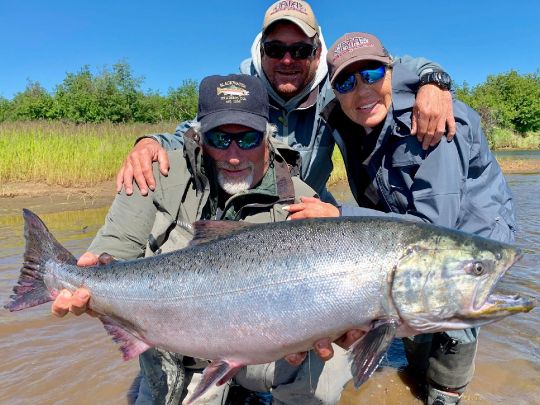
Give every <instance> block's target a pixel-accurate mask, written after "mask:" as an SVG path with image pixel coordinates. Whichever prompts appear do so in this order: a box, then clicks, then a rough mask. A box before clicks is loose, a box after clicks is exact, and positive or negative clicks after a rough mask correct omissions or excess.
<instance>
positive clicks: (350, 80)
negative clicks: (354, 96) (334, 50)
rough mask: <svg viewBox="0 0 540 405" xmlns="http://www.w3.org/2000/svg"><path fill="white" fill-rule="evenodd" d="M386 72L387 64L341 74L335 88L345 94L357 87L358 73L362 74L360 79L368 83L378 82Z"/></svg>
mask: <svg viewBox="0 0 540 405" xmlns="http://www.w3.org/2000/svg"><path fill="white" fill-rule="evenodd" d="M385 73H386V66H385V65H380V66H378V67H375V68H374V67H370V68H366V69H362V70H359V71H357V72H353V73H350V74H348V75H346V74H344V75H339V76H338V77H337V79H336V81H335V82H334V89H336V91H337V92H338V93H340V94H345V93H348V92H350V91H352V90H353V89H354V88H355V87H356V75H357V74H358V76H360V79H362V81H363V82H364V83H366V84H373V83H377V82H378V81H379V80H381V79H382V78H383V77H384V74H385Z"/></svg>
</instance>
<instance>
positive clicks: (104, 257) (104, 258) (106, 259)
mask: <svg viewBox="0 0 540 405" xmlns="http://www.w3.org/2000/svg"><path fill="white" fill-rule="evenodd" d="M114 261H115V259H114V257H113V256H111V255H110V254H108V253H102V254H100V255H99V257H98V264H99V265H100V266H105V265H107V264H111V263H112V262H114Z"/></svg>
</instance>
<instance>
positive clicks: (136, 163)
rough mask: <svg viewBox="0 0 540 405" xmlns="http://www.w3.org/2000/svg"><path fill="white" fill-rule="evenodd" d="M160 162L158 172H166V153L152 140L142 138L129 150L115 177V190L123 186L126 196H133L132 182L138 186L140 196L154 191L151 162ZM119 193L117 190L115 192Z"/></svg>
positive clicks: (154, 184)
mask: <svg viewBox="0 0 540 405" xmlns="http://www.w3.org/2000/svg"><path fill="white" fill-rule="evenodd" d="M155 161H159V162H160V170H161V171H162V173H163V171H166V172H168V168H169V159H168V157H167V152H166V151H165V149H163V148H162V147H161V145H160V144H159V143H158V142H157V141H156V140H155V139H152V138H144V139H142V140H140V141H139V142H137V144H136V145H135V147H134V148H133V149H132V150H131V152H130V153H129V155H128V157H127V158H126V161H125V162H124V165H123V167H122V169H120V172H118V175H117V181H116V183H117V188H119V187H120V188H121V185H122V184H123V186H124V189H125V191H126V194H127V195H131V194H133V180H135V182H136V183H137V185H138V186H139V190H140V192H141V194H142V195H147V194H148V190H149V189H150V190H154V189H155V187H156V181H155V179H154V173H153V172H152V162H155ZM117 191H119V190H117Z"/></svg>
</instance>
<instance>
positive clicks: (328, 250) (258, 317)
mask: <svg viewBox="0 0 540 405" xmlns="http://www.w3.org/2000/svg"><path fill="white" fill-rule="evenodd" d="M24 217H25V237H26V239H27V249H26V252H25V263H24V265H23V269H21V276H20V278H19V283H18V286H16V287H15V288H14V292H15V295H13V296H12V302H11V303H10V304H9V305H8V306H7V308H8V309H10V310H12V311H14V310H20V309H24V308H27V307H30V306H34V305H38V304H40V303H44V302H47V301H50V300H51V299H52V298H53V297H54V294H55V293H57V292H58V291H59V290H60V289H62V288H68V289H69V290H71V291H73V290H74V289H75V288H78V287H86V288H88V289H89V290H90V293H91V300H90V302H89V306H90V307H91V308H92V310H94V311H95V312H96V313H97V314H98V316H99V317H100V320H101V321H102V322H103V323H104V325H105V328H106V329H107V331H108V332H109V333H111V335H113V337H114V338H115V339H116V340H117V341H119V342H120V344H121V348H122V351H123V353H124V356H125V358H131V357H135V356H136V355H137V354H139V353H141V352H142V351H144V350H145V349H147V348H148V347H152V346H156V347H159V348H162V349H165V350H169V351H173V352H178V353H182V354H184V355H188V356H192V357H197V358H206V359H210V360H212V364H211V365H210V366H209V367H207V369H205V371H204V373H205V375H206V374H208V375H212V374H213V373H216V372H219V373H221V372H223V373H225V374H219V375H216V376H215V377H213V378H210V377H208V378H205V379H203V381H217V380H219V378H222V377H219V376H220V375H227V376H228V377H227V378H230V376H231V375H234V373H235V372H236V370H238V369H239V367H241V366H242V365H246V364H258V363H266V362H270V361H273V360H277V359H279V358H281V357H283V356H284V355H286V354H289V353H294V352H299V351H304V350H308V349H309V348H311V347H312V345H313V343H314V342H315V341H316V340H318V339H319V338H324V337H331V338H336V337H338V336H340V335H341V334H342V333H344V332H345V331H347V330H349V329H352V328H361V329H363V330H365V331H366V332H367V334H366V336H365V337H364V338H363V339H362V340H360V341H358V342H357V343H355V345H353V347H352V348H351V352H350V354H351V359H352V362H353V366H354V365H355V364H367V365H368V366H359V367H353V368H352V370H353V377H354V379H355V384H356V385H359V384H361V383H362V382H363V381H365V379H367V378H369V375H371V373H372V372H373V371H374V369H375V368H376V366H377V364H378V361H377V359H380V358H382V355H383V354H384V352H385V350H386V349H387V347H388V345H389V342H390V341H391V337H393V336H410V335H413V334H417V333H425V332H436V331H442V330H450V329H462V328H466V327H470V326H474V325H480V324H484V323H488V322H492V321H494V320H497V319H501V318H503V317H505V316H508V315H511V314H514V313H517V312H526V311H529V310H530V309H532V308H533V307H534V306H535V305H536V304H537V302H536V300H531V299H526V298H522V297H519V296H505V297H503V296H499V295H493V294H491V291H492V290H493V288H494V286H495V284H496V283H497V281H498V280H499V279H500V278H501V277H502V275H503V274H504V272H505V271H506V269H507V268H508V267H510V266H511V265H512V264H513V263H514V261H515V260H517V258H518V257H519V256H520V252H519V250H518V249H516V248H515V247H513V246H511V245H507V244H503V243H499V242H495V241H490V240H487V239H483V238H479V237H477V236H474V235H468V234H465V233H462V232H458V231H455V230H450V229H446V228H440V227H435V226H432V225H427V224H421V223H412V222H409V221H403V220H396V219H388V218H377V217H370V218H335V219H316V220H302V221H286V222H282V223H273V224H264V225H256V226H255V225H247V224H245V223H243V224H242V223H234V222H231V221H227V222H225V223H223V222H220V221H204V222H200V223H196V224H195V225H194V229H195V239H194V241H193V244H192V246H190V247H188V248H185V249H182V250H179V251H176V252H171V253H168V254H164V255H160V256H155V257H152V258H147V259H141V260H135V261H128V262H115V263H112V264H110V265H108V266H100V267H99V268H79V267H77V266H75V265H74V264H75V258H74V257H73V256H71V254H70V253H69V252H67V251H66V250H65V249H64V248H63V247H62V246H61V245H60V244H59V243H58V242H56V240H54V237H53V236H52V235H50V233H49V232H48V230H47V228H46V226H45V225H44V224H43V223H42V222H41V220H40V219H39V218H38V217H37V216H35V215H34V214H33V213H31V212H29V211H27V210H24ZM382 336H388V337H390V339H388V338H383V339H381V338H380V337H382ZM370 342H371V343H370ZM373 342H379V343H378V346H377V349H376V350H372V349H369V350H368V349H366V348H369V347H371V346H370V345H371V344H372V343H373ZM365 357H368V358H373V359H374V360H373V361H371V360H370V361H364V358H365ZM215 379H217V380H215ZM205 384H208V383H205ZM208 388H209V386H208V385H203V386H201V387H198V388H197V390H196V393H195V394H194V398H196V397H197V396H199V395H201V394H202V393H203V392H204V391H205V390H207V389H208ZM194 398H192V400H193V399H194Z"/></svg>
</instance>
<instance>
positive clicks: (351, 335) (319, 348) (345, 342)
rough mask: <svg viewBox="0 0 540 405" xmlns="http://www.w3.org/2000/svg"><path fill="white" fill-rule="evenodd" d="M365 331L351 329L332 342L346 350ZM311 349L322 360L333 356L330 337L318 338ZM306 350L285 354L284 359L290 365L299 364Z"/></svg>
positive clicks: (305, 354) (303, 358) (304, 356)
mask: <svg viewBox="0 0 540 405" xmlns="http://www.w3.org/2000/svg"><path fill="white" fill-rule="evenodd" d="M364 335H365V332H364V331H363V330H361V329H351V330H349V331H347V332H346V333H344V334H343V335H341V336H340V337H339V338H337V339H336V340H334V343H335V344H336V345H338V346H340V347H342V348H343V349H345V350H348V349H349V347H351V345H352V344H353V343H354V342H356V341H357V340H358V339H360V338H362V337H363V336H364ZM313 350H314V351H315V353H316V354H317V356H319V358H320V359H321V360H322V361H328V360H330V359H331V358H332V357H333V356H334V349H333V348H332V341H331V340H330V338H323V339H319V340H317V341H316V342H315V344H314V345H313ZM306 356H307V352H299V353H292V354H288V355H287V356H285V360H287V362H288V363H289V364H290V365H291V366H299V365H300V364H302V362H303V361H304V360H305V358H306Z"/></svg>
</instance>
